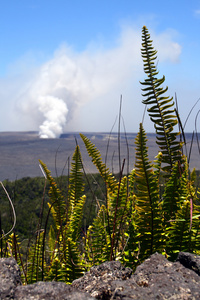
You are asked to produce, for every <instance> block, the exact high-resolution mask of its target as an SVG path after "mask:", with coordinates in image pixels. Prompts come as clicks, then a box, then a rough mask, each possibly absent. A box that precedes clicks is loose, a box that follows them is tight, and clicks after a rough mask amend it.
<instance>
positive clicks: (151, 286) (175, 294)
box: [72, 253, 200, 300]
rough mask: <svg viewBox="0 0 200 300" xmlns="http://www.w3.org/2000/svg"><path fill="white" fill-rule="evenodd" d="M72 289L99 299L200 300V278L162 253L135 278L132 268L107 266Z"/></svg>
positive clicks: (149, 260)
mask: <svg viewBox="0 0 200 300" xmlns="http://www.w3.org/2000/svg"><path fill="white" fill-rule="evenodd" d="M117 268H118V269H117ZM114 274H117V275H114ZM125 274H126V275H125ZM120 275H121V276H120ZM72 286H74V287H76V288H77V289H79V290H81V291H85V292H88V293H90V295H91V296H93V297H95V298H96V299H124V300H126V299H127V300H128V299H129V300H130V299H141V300H142V299H147V298H148V300H150V299H166V300H168V299H171V300H172V299H184V300H187V299H200V277H199V276H198V275H197V274H196V273H195V272H194V271H192V270H190V269H188V268H185V267H184V266H183V265H182V264H181V263H180V262H175V263H172V262H170V261H168V260H167V259H166V258H165V257H164V256H163V255H161V254H158V253H155V254H153V255H152V256H150V258H148V259H146V260H145V261H144V262H143V263H142V264H141V265H140V266H138V267H137V269H136V271H135V273H134V274H132V275H131V277H130V269H129V268H128V269H126V268H123V267H122V266H121V265H120V264H119V263H117V262H106V263H103V264H102V265H100V266H98V267H93V268H91V270H90V271H89V272H87V273H86V274H85V275H84V276H83V277H81V278H79V279H77V280H75V281H74V282H73V283H72Z"/></svg>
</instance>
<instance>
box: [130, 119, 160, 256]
mask: <svg viewBox="0 0 200 300" xmlns="http://www.w3.org/2000/svg"><path fill="white" fill-rule="evenodd" d="M146 142H147V139H146V134H145V131H144V129H143V126H142V124H140V130H139V133H138V135H137V137H136V141H135V143H136V163H135V168H136V212H137V214H136V216H135V218H136V219H135V222H136V225H137V228H138V234H139V239H140V247H141V254H140V257H141V258H142V259H143V258H145V257H147V256H148V255H150V254H152V253H154V252H155V251H162V247H163V238H164V237H163V228H162V222H163V217H162V211H161V206H160V202H159V183H158V179H157V178H156V176H155V173H154V170H153V165H152V163H150V162H149V160H148V150H147V149H148V148H147V146H146Z"/></svg>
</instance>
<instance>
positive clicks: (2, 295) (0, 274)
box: [0, 257, 22, 299]
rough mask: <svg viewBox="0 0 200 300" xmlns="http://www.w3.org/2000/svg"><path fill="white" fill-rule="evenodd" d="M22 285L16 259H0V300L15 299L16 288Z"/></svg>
mask: <svg viewBox="0 0 200 300" xmlns="http://www.w3.org/2000/svg"><path fill="white" fill-rule="evenodd" d="M21 284H22V282H21V277H20V268H19V266H18V265H17V263H16V261H15V259H13V258H11V257H9V258H0V299H13V295H14V292H15V289H16V287H17V286H18V285H21Z"/></svg>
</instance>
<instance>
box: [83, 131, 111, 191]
mask: <svg viewBox="0 0 200 300" xmlns="http://www.w3.org/2000/svg"><path fill="white" fill-rule="evenodd" d="M80 136H81V138H82V140H83V142H84V144H85V147H86V149H87V152H88V154H89V156H90V157H91V158H92V162H93V164H94V165H95V166H96V167H97V169H98V171H99V173H100V174H101V176H102V178H103V179H104V181H105V183H106V185H107V188H108V189H109V190H110V191H111V192H113V191H115V189H116V187H117V182H116V180H115V178H114V176H113V175H112V173H111V172H110V171H109V169H108V168H107V166H106V165H105V164H104V163H103V162H102V158H101V153H100V151H99V150H98V149H97V148H96V147H95V145H94V144H93V143H92V142H91V141H90V140H89V139H88V138H87V137H86V136H85V135H83V134H80Z"/></svg>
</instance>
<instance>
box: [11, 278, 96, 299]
mask: <svg viewBox="0 0 200 300" xmlns="http://www.w3.org/2000/svg"><path fill="white" fill-rule="evenodd" d="M14 299H16V300H92V299H94V298H92V297H91V296H90V295H89V294H87V293H83V292H79V291H76V290H75V289H73V288H72V287H71V285H67V284H66V283H64V282H55V281H52V282H44V281H39V282H36V283H34V284H28V285H25V286H22V287H17V288H16V291H15V297H14Z"/></svg>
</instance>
